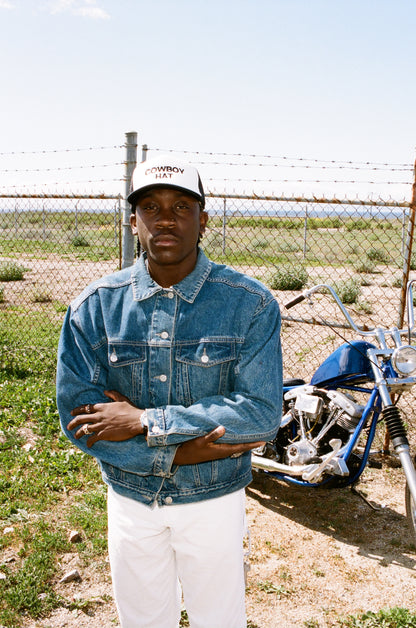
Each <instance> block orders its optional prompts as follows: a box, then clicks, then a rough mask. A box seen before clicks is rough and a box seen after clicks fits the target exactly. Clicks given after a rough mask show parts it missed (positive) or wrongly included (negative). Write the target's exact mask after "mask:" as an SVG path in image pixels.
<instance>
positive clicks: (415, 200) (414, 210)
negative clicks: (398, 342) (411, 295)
mask: <svg viewBox="0 0 416 628" xmlns="http://www.w3.org/2000/svg"><path fill="white" fill-rule="evenodd" d="M413 173H414V179H413V186H412V200H411V203H410V215H409V221H408V223H407V240H406V248H405V254H404V263H403V275H402V288H401V294H400V305H399V320H398V323H397V327H398V328H399V329H402V327H403V321H404V310H405V307H406V286H407V282H408V281H409V273H410V264H411V261H412V260H411V258H412V248H413V235H414V231H415V223H416V162H415V165H414V170H413Z"/></svg>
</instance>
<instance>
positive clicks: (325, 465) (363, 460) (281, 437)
mask: <svg viewBox="0 0 416 628" xmlns="http://www.w3.org/2000/svg"><path fill="white" fill-rule="evenodd" d="M415 281H416V280H412V281H410V282H409V283H408V284H407V288H406V303H407V328H404V329H398V328H397V327H392V328H391V329H384V328H381V327H377V328H374V329H368V328H364V327H363V328H360V327H359V326H358V325H357V324H356V323H355V322H354V320H353V319H352V317H351V316H350V314H349V312H348V311H347V309H346V308H345V306H344V304H343V303H342V302H341V300H340V299H339V297H338V295H337V294H336V292H335V291H334V289H333V288H332V287H331V286H329V285H327V284H320V285H317V286H314V287H312V288H310V289H307V290H305V291H303V292H302V293H301V294H300V295H298V296H296V297H295V298H294V299H292V300H291V301H290V302H289V303H287V304H286V305H285V308H286V309H290V308H292V307H294V306H295V305H297V304H298V303H300V302H301V301H304V300H307V302H308V304H309V305H310V306H311V307H312V308H313V305H314V295H316V294H317V293H322V292H325V293H326V294H329V296H330V298H332V299H333V300H334V301H335V305H336V306H337V307H338V308H339V310H340V311H341V313H342V315H343V317H344V318H345V319H346V321H347V323H348V325H349V327H350V328H351V329H352V330H353V331H354V332H355V334H357V336H358V338H355V339H354V340H351V341H346V342H344V343H343V344H342V345H341V346H339V347H338V348H337V349H336V350H335V351H334V352H333V353H332V354H331V355H330V356H329V357H328V358H327V359H326V360H325V361H324V362H323V363H322V364H321V365H320V366H319V367H318V369H317V370H316V371H315V373H314V374H313V376H312V378H311V380H310V382H309V383H306V382H305V381H303V380H285V381H284V386H283V391H284V395H283V399H284V402H283V417H282V422H281V425H280V428H279V430H278V432H277V434H276V437H275V438H274V439H273V440H272V441H270V442H268V443H266V445H265V446H263V447H261V448H258V449H256V450H254V451H253V454H252V466H253V468H254V469H257V470H261V471H265V472H267V473H268V474H270V475H271V476H274V477H276V478H279V479H281V480H283V481H285V482H289V483H293V484H296V485H301V486H304V487H310V488H314V487H328V488H333V487H346V486H351V487H352V488H354V489H355V486H356V484H357V483H358V481H359V479H360V477H361V475H362V473H363V471H364V469H365V468H366V466H367V465H370V464H371V460H372V458H375V456H379V453H380V452H379V451H377V450H374V449H372V445H373V443H374V438H375V435H376V432H377V428H379V426H380V424H384V426H385V430H386V435H387V439H386V440H385V445H384V446H383V447H384V449H383V451H382V453H389V452H388V450H386V448H388V447H389V443H391V444H392V446H393V449H394V456H395V458H396V460H397V459H398V460H399V461H400V464H401V466H402V468H403V471H404V473H405V477H406V487H405V504H406V516H407V518H408V521H409V523H410V527H411V530H412V533H413V535H414V536H415V538H416V470H415V466H414V460H413V458H412V455H411V452H410V447H409V442H408V438H407V432H406V427H405V424H404V421H403V418H402V413H401V410H400V409H399V407H398V405H397V402H398V400H399V399H400V397H401V396H402V394H403V393H404V392H406V391H409V390H411V388H412V387H413V386H415V385H416V343H414V344H413V345H412V344H411V343H412V331H413V329H414V326H415V320H414V310H413V292H412V284H413V283H414V282H415ZM315 298H316V297H315ZM324 323H325V324H328V325H329V326H330V327H331V323H328V322H327V321H324ZM370 340H371V342H370ZM388 344H390V345H391V346H390V347H389V346H388ZM361 400H362V401H363V402H364V403H360V401H361Z"/></svg>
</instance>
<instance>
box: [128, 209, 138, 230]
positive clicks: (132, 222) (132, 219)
mask: <svg viewBox="0 0 416 628" xmlns="http://www.w3.org/2000/svg"><path fill="white" fill-rule="evenodd" d="M130 227H131V232H132V234H133V235H137V220H136V212H134V214H130Z"/></svg>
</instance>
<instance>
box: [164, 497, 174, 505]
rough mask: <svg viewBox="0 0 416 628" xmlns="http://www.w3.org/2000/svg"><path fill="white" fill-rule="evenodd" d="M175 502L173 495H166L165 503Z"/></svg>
mask: <svg viewBox="0 0 416 628" xmlns="http://www.w3.org/2000/svg"><path fill="white" fill-rule="evenodd" d="M172 502H173V499H172V497H166V499H165V504H171V503H172Z"/></svg>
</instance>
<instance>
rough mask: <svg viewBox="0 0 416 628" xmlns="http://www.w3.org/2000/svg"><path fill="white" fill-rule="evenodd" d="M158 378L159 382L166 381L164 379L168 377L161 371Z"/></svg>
mask: <svg viewBox="0 0 416 628" xmlns="http://www.w3.org/2000/svg"><path fill="white" fill-rule="evenodd" d="M159 379H160V381H161V382H166V381H167V379H168V377H167V375H165V374H164V373H163V375H160V376H159Z"/></svg>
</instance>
